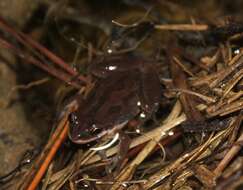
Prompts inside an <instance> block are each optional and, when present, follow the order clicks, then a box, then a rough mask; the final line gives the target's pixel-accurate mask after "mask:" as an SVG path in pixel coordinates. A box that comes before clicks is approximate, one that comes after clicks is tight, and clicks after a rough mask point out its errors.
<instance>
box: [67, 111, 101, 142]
mask: <svg viewBox="0 0 243 190" xmlns="http://www.w3.org/2000/svg"><path fill="white" fill-rule="evenodd" d="M68 135H69V138H70V140H71V141H72V142H74V143H76V144H85V143H89V142H92V141H95V140H97V139H99V138H101V137H102V136H104V135H105V131H103V130H102V129H99V128H98V127H96V126H95V125H94V124H92V122H91V121H90V119H89V118H88V117H85V116H82V115H80V114H78V113H77V112H73V113H71V114H70V115H69V133H68Z"/></svg>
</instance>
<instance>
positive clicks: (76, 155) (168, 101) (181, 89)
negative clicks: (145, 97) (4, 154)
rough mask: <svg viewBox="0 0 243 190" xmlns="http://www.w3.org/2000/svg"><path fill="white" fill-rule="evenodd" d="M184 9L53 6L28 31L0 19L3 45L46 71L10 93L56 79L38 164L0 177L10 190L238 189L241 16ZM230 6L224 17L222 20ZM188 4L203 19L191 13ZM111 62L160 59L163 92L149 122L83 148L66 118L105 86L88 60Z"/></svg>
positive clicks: (135, 4)
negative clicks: (122, 58)
mask: <svg viewBox="0 0 243 190" xmlns="http://www.w3.org/2000/svg"><path fill="white" fill-rule="evenodd" d="M183 2H185V4H183V3H180V4H179V3H175V2H164V1H152V2H147V1H126V0H121V1H117V2H113V1H104V4H102V5H101V3H100V2H97V1H72V0H70V1H60V2H55V1H48V0H46V1H43V3H42V4H41V5H40V10H38V11H42V12H43V13H42V14H43V15H44V16H43V18H42V24H41V25H40V24H39V25H38V24H34V21H35V18H31V19H33V20H30V23H29V25H28V24H27V25H26V28H27V29H28V30H27V29H26V31H20V30H18V29H15V28H14V27H13V26H12V25H11V24H10V23H8V22H7V21H5V19H4V18H0V30H1V36H0V46H1V47H3V48H6V49H8V50H9V51H11V52H12V53H13V54H14V55H16V56H17V57H19V58H21V60H22V62H21V64H26V63H29V64H30V65H29V66H31V67H34V66H36V67H37V68H39V69H42V70H44V71H45V72H46V75H47V77H46V78H44V79H43V78H42V79H39V80H35V81H30V82H29V84H28V85H19V86H16V87H13V88H12V90H11V91H10V92H9V97H10V96H11V93H12V91H16V90H21V89H29V88H31V87H32V86H36V85H39V84H42V83H46V82H47V81H48V82H49V81H55V83H54V85H55V89H57V90H56V91H57V92H55V93H53V94H54V95H50V96H53V97H54V98H53V99H55V104H56V114H55V115H56V117H55V118H53V122H52V123H50V125H52V126H53V130H52V131H48V133H49V134H50V136H49V139H48V141H47V142H45V146H43V147H42V149H41V150H40V153H38V155H37V156H35V157H34V158H33V160H32V159H31V160H30V159H27V160H28V162H27V161H26V159H25V160H24V161H23V162H20V164H19V166H17V167H16V169H14V170H13V171H11V172H10V173H9V174H6V176H3V177H0V185H2V186H3V188H5V189H6V188H7V187H9V186H13V187H17V188H18V189H22V190H24V189H28V190H33V189H36V188H37V187H39V188H40V189H43V190H45V189H46V190H54V189H55V190H59V189H60V190H62V189H71V190H75V189H93V190H100V189H107V190H108V189H109V190H122V189H128V190H137V189H143V190H151V189H165V190H166V189H168V190H170V189H172V190H175V189H217V190H220V189H241V188H242V187H243V158H242V145H243V133H242V119H243V111H242V110H243V96H242V95H243V47H242V39H243V36H242V33H243V22H242V21H240V20H242V19H243V18H237V17H236V16H232V17H229V18H223V17H222V18H221V19H218V20H216V19H215V18H216V17H217V16H218V15H216V13H215V12H214V10H216V9H217V6H219V5H218V4H217V3H216V1H212V2H213V3H212V4H211V3H209V2H206V3H205V5H204V6H202V5H201V4H200V3H198V4H196V3H192V4H191V5H188V4H190V1H183ZM186 2H187V3H186ZM232 3H233V2H232ZM193 4H195V5H193ZM224 4H225V7H224V8H221V9H220V11H221V13H220V15H225V14H226V13H225V11H226V7H227V3H225V2H224ZM193 6H195V9H196V10H198V11H199V13H198V14H189V13H190V9H191V8H192V7H193ZM222 7H223V6H222ZM213 8H215V9H213ZM205 10H207V11H208V12H207V11H205ZM188 15H189V16H188ZM33 17H34V15H33ZM189 18H190V19H189ZM32 22H33V23H32ZM32 25H33V26H32ZM30 27H33V28H30ZM37 34H38V35H37ZM36 36H38V37H36ZM40 39H41V40H40ZM38 41H39V42H38ZM113 56H114V57H116V56H118V57H119V56H126V57H128V58H129V56H136V57H140V58H141V59H146V60H150V62H151V63H150V64H154V67H155V68H156V71H157V72H158V74H159V79H160V82H161V89H162V93H161V101H160V102H159V105H158V109H156V110H157V111H156V113H155V114H151V118H149V119H147V120H146V121H140V120H139V117H138V116H134V118H133V119H132V120H129V121H127V122H125V125H124V126H122V128H121V127H118V128H119V130H118V132H117V133H109V134H107V135H105V136H102V138H97V139H98V140H96V141H94V142H90V141H89V143H86V144H82V145H77V144H75V143H73V142H72V141H71V140H70V139H69V138H68V130H69V127H70V126H69V123H70V122H69V121H70V118H69V117H70V113H72V112H74V111H75V110H77V108H78V107H79V103H80V102H79V101H84V99H85V98H86V97H88V98H89V94H90V92H91V93H92V92H95V90H96V89H97V88H96V85H95V84H97V83H98V84H99V80H100V81H101V79H99V78H95V77H94V76H92V75H91V74H90V68H91V67H92V64H93V65H94V64H97V63H102V61H104V60H106V59H107V58H110V57H111V58H112V57H113ZM111 60H113V61H114V60H115V61H116V59H111ZM130 64H132V63H130ZM96 66H97V65H96ZM112 69H114V68H113V67H112V68H111V69H110V70H112ZM144 70H145V69H144ZM123 72H126V71H123ZM130 73H132V72H130ZM134 76H135V73H134ZM143 77H144V76H142V77H141V78H143ZM56 79H58V80H56ZM119 79H120V78H119ZM126 79H127V80H129V77H127V78H126ZM139 79H140V78H139ZM143 79H144V78H143ZM111 80H112V78H111ZM124 80H125V79H124ZM103 81H107V80H103ZM116 82H117V83H119V81H116ZM138 83H139V85H140V87H141V86H142V87H144V86H145V85H144V84H142V82H141V81H138ZM140 83H141V84H140ZM100 84H102V85H103V83H101V82H100ZM126 84H127V83H126ZM104 85H105V84H104ZM150 85H151V86H152V87H153V85H152V84H150ZM117 86H118V85H117ZM142 87H141V88H142ZM144 88H145V87H144ZM104 89H106V91H109V88H104ZM124 89H125V90H127V91H129V89H126V88H124ZM99 90H102V89H99ZM139 90H141V89H140V88H139ZM146 90H148V89H146ZM149 90H151V91H152V89H149ZM149 90H148V91H149ZM151 91H149V93H148V94H149V95H150V96H152V94H153V93H152V92H151ZM99 92H100V91H99ZM119 92H120V91H119ZM100 94H107V93H100ZM116 96H119V94H118V93H116ZM77 97H78V98H77ZM94 97H95V98H99V97H98V96H94ZM40 98H41V97H40ZM131 98H133V97H131ZM102 101H103V99H102ZM97 102H98V101H97ZM100 102H101V101H100ZM139 103H140V104H141V102H139ZM6 105H7V106H9V105H10V104H9V102H7V103H6ZM84 105H85V106H86V107H82V109H88V106H89V105H87V104H84ZM99 105H100V104H99ZM99 105H98V106H99ZM7 106H5V107H7ZM124 106H127V108H129V105H124ZM147 107H148V106H147ZM5 109H6V108H5ZM128 111H129V110H128ZM127 114H129V113H127ZM140 115H141V114H140ZM124 117H125V116H124ZM104 118H105V119H107V118H108V116H107V118H106V117H104ZM53 123H54V124H53ZM96 132H97V131H96ZM112 132H113V131H112ZM114 136H115V137H116V139H115V140H114V139H113V140H110V139H111V137H114ZM27 163H28V164H27ZM26 165H29V167H27V166H26ZM22 167H25V170H24V171H22V169H21V168H22ZM11 178H16V179H17V180H14V181H12V180H11ZM16 181H17V182H16Z"/></svg>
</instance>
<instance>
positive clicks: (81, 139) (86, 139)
mask: <svg viewBox="0 0 243 190" xmlns="http://www.w3.org/2000/svg"><path fill="white" fill-rule="evenodd" d="M127 123H128V121H125V122H123V123H120V124H117V125H115V126H113V127H112V128H110V129H107V130H102V131H101V132H99V133H96V134H88V135H86V136H84V135H80V136H79V135H77V136H75V137H73V136H72V134H71V132H70V131H71V130H70V128H69V132H68V136H69V139H70V140H71V141H72V142H73V143H75V144H87V143H91V142H93V141H97V140H99V139H101V138H102V137H104V136H106V135H109V136H110V135H115V133H116V132H117V131H119V130H121V129H122V128H123V127H125V126H126V124H127Z"/></svg>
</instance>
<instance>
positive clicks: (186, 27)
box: [154, 24, 209, 31]
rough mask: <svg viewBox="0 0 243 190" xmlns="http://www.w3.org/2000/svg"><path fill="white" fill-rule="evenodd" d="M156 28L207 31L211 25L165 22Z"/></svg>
mask: <svg viewBox="0 0 243 190" xmlns="http://www.w3.org/2000/svg"><path fill="white" fill-rule="evenodd" d="M154 28H155V29H158V30H179V31H205V30H208V28H209V27H208V25H206V24H163V25H155V26H154Z"/></svg>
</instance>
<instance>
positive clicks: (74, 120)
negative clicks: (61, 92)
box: [68, 113, 78, 125]
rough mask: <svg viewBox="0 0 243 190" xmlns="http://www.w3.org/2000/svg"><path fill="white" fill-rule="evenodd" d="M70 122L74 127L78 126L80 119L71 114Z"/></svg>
mask: <svg viewBox="0 0 243 190" xmlns="http://www.w3.org/2000/svg"><path fill="white" fill-rule="evenodd" d="M68 120H69V121H70V123H71V124H72V125H73V124H76V125H77V124H78V121H77V120H78V118H77V116H76V114H75V113H71V114H70V115H69V117H68Z"/></svg>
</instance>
